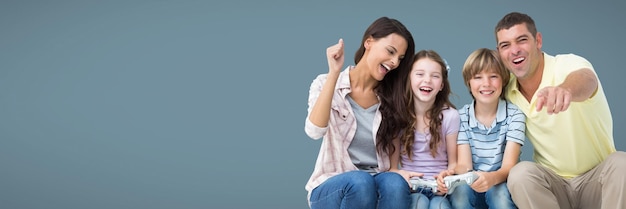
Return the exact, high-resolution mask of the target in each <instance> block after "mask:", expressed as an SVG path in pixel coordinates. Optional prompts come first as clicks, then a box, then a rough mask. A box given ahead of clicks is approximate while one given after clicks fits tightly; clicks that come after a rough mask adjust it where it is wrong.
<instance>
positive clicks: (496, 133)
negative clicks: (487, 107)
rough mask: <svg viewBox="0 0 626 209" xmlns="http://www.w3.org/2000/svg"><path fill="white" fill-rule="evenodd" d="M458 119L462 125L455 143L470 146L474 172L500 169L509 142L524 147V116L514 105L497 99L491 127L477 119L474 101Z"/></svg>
mask: <svg viewBox="0 0 626 209" xmlns="http://www.w3.org/2000/svg"><path fill="white" fill-rule="evenodd" d="M459 116H460V118H461V126H460V128H459V138H458V140H457V144H469V145H470V149H471V152H472V164H473V169H474V170H476V171H495V170H498V169H500V167H502V158H503V155H504V148H505V146H506V143H507V142H508V141H512V142H516V143H518V144H520V145H524V141H525V139H526V116H525V115H524V113H523V112H522V111H521V110H520V109H519V108H518V107H517V106H516V105H514V104H513V103H510V102H508V101H505V100H502V99H500V101H499V102H498V110H497V113H496V120H495V121H494V122H493V124H491V126H490V128H487V127H486V126H485V125H483V124H481V123H480V122H479V121H478V120H477V119H476V115H474V102H473V101H472V103H471V104H466V105H465V106H463V108H461V109H459Z"/></svg>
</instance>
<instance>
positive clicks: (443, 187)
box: [435, 169, 454, 194]
mask: <svg viewBox="0 0 626 209" xmlns="http://www.w3.org/2000/svg"><path fill="white" fill-rule="evenodd" d="M451 175H454V170H452V169H448V170H443V171H441V172H439V174H438V175H437V176H435V179H437V193H441V194H444V193H448V187H446V184H445V183H444V182H443V178H445V177H446V176H451Z"/></svg>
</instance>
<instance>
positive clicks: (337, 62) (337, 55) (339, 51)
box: [326, 39, 344, 73]
mask: <svg viewBox="0 0 626 209" xmlns="http://www.w3.org/2000/svg"><path fill="white" fill-rule="evenodd" d="M326 58H327V59H328V72H329V73H339V72H341V68H343V63H344V56H343V39H339V42H338V43H337V44H335V45H332V46H330V47H328V48H327V49H326Z"/></svg>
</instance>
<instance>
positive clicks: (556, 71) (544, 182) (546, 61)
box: [495, 12, 626, 209]
mask: <svg viewBox="0 0 626 209" xmlns="http://www.w3.org/2000/svg"><path fill="white" fill-rule="evenodd" d="M495 35H496V42H497V49H498V52H499V55H500V57H501V59H502V61H503V63H504V65H505V66H506V67H507V68H508V70H509V72H511V73H512V75H513V76H512V78H511V82H510V85H508V87H507V90H506V97H507V99H509V100H510V101H511V102H512V103H514V104H516V105H517V106H518V107H519V108H520V109H521V110H522V112H524V114H526V127H527V131H526V134H527V136H528V138H529V140H530V141H531V143H532V144H533V146H534V148H535V151H534V160H535V162H536V163H533V162H521V163H518V164H517V165H516V166H515V167H513V169H512V170H511V171H510V173H509V177H508V187H509V190H510V192H511V196H512V198H513V201H514V202H515V204H516V205H517V206H518V207H519V208H522V209H526V208H603V209H604V208H626V202H625V201H624V199H623V195H624V194H625V193H626V186H625V185H626V176H624V175H623V174H624V173H625V172H626V163H624V162H625V161H626V153H624V152H616V150H615V145H614V141H613V119H612V118H611V110H610V109H609V105H608V103H607V100H606V97H605V95H604V91H603V89H602V85H601V84H600V81H599V80H598V78H597V76H596V73H595V71H594V69H593V67H592V65H591V63H590V62H589V61H587V60H586V59H585V58H583V57H580V56H577V55H574V54H560V55H556V56H552V55H549V54H547V53H545V52H543V51H542V50H541V47H542V44H543V40H542V37H541V33H540V32H537V29H536V27H535V22H534V20H533V19H532V18H531V17H530V16H528V15H526V14H523V13H518V12H512V13H509V14H507V15H505V16H504V17H503V18H502V19H501V20H500V21H499V22H498V24H497V25H496V27H495Z"/></svg>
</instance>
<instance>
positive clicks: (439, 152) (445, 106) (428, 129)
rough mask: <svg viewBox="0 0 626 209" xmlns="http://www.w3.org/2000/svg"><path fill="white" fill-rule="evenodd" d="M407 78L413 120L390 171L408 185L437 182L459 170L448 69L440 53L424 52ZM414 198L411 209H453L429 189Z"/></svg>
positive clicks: (455, 117)
mask: <svg viewBox="0 0 626 209" xmlns="http://www.w3.org/2000/svg"><path fill="white" fill-rule="evenodd" d="M408 78H409V81H408V82H407V83H406V87H405V96H406V98H407V103H406V104H407V106H406V108H407V111H408V113H409V116H410V117H409V118H408V123H407V124H408V125H407V126H406V127H405V129H404V130H403V132H402V134H401V137H400V138H399V140H397V142H396V145H397V147H398V149H396V152H394V153H393V156H392V158H391V167H392V169H391V170H392V171H395V172H398V173H400V174H401V175H402V176H403V177H404V178H405V179H406V180H407V181H408V180H409V179H410V178H411V177H422V178H423V179H424V180H429V181H435V178H436V177H437V176H438V174H439V173H440V172H442V171H445V170H448V169H452V168H454V167H455V166H456V138H457V135H458V131H459V114H458V112H457V110H456V109H455V107H454V105H453V104H452V103H451V102H450V100H449V98H448V97H449V96H450V93H451V90H450V83H449V81H448V66H447V64H446V63H445V61H444V60H443V59H442V58H441V56H439V54H437V52H435V51H432V50H422V51H419V52H418V53H417V54H415V56H414V63H413V66H412V69H411V71H410V74H409V75H408ZM398 162H401V166H402V167H401V168H398ZM400 169H401V170H400ZM411 197H412V203H411V207H410V208H437V209H439V208H450V203H449V202H448V200H447V199H446V198H445V197H444V196H442V193H440V192H437V193H433V191H431V190H430V189H427V188H419V189H418V190H417V191H413V193H412V194H411Z"/></svg>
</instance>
